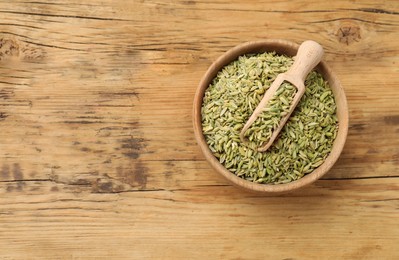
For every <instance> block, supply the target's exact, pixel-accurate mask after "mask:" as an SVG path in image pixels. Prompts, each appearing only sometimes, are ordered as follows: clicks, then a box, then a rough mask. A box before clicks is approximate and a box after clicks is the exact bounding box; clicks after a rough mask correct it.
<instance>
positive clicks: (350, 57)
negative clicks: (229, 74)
mask: <svg viewBox="0 0 399 260" xmlns="http://www.w3.org/2000/svg"><path fill="white" fill-rule="evenodd" d="M9 2H12V3H9ZM323 2H325V3H323ZM377 2H378V3H377ZM0 18H1V19H0V138H1V144H0V156H1V157H0V193H1V196H0V258H1V259H143V258H151V259H399V250H398V244H399V102H398V101H399V100H398V98H399V87H398V86H399V77H398V72H399V69H398V66H399V45H398V42H399V2H398V1H371V0H369V1H362V2H360V1H346V0H345V1H262V2H261V1H259V2H255V1H183V0H181V1H151V0H149V1H122V0H120V1H112V0H96V1H85V2H83V1H80V0H64V1H61V0H56V1H49V0H38V1H25V0H15V1H6V0H2V1H1V3H0ZM266 38H282V39H288V40H292V41H295V42H297V43H300V42H302V41H303V40H305V39H314V40H316V41H318V42H320V43H321V44H322V45H323V46H324V48H325V50H326V54H325V57H324V59H325V60H326V61H327V62H328V63H329V64H330V66H331V67H332V68H333V69H334V70H335V72H336V73H337V74H338V76H339V78H340V80H341V82H342V84H343V86H344V88H345V91H346V94H347V98H348V103H349V107H350V128H349V136H348V140H347V143H346V146H345V148H344V152H343V154H342V156H341V158H340V159H339V161H338V163H337V164H336V165H335V166H334V167H333V169H332V170H331V171H330V172H329V173H328V174H327V175H326V176H325V177H324V178H323V179H322V180H319V181H317V182H316V183H315V184H313V185H311V186H309V187H307V188H305V189H303V190H300V191H298V192H295V193H292V194H286V195H284V196H272V197H265V196H261V195H256V194H251V193H247V192H245V191H242V190H240V189H238V188H236V187H233V186H232V185H231V184H230V183H228V182H227V181H226V180H225V179H223V178H222V177H220V176H219V175H218V174H217V173H216V172H215V171H214V170H212V169H211V168H210V166H209V164H208V163H207V162H206V161H205V160H204V157H203V155H202V154H201V153H200V151H199V148H198V146H197V144H196V143H195V141H194V135H193V128H192V118H191V113H192V101H193V96H194V92H195V89H196V87H197V85H198V83H199V80H200V78H201V77H202V75H203V74H204V73H205V71H206V69H207V68H208V66H209V65H210V64H211V63H212V61H214V60H215V59H216V58H217V57H218V56H219V55H221V54H222V53H224V52H225V51H226V50H228V49H229V48H231V47H233V46H235V45H237V44H239V43H242V42H245V41H251V40H261V39H266Z"/></svg>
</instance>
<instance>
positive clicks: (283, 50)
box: [193, 40, 349, 193]
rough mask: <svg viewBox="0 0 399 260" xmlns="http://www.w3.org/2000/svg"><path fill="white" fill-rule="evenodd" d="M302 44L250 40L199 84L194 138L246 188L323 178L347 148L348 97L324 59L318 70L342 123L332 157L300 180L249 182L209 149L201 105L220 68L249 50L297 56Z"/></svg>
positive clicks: (267, 189) (265, 189)
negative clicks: (329, 89) (268, 182)
mask: <svg viewBox="0 0 399 260" xmlns="http://www.w3.org/2000/svg"><path fill="white" fill-rule="evenodd" d="M298 47H299V45H298V44H295V43H293V42H289V41H285V40H264V41H256V42H247V43H243V44H241V45H238V46H236V47H234V48H232V49H230V50H229V51H227V52H226V53H224V54H223V55H222V56H220V57H219V58H218V59H217V60H216V61H215V62H214V63H213V64H212V65H211V66H210V67H209V69H208V70H207V72H206V73H205V75H204V76H203V77H202V79H201V82H200V83H199V86H198V89H197V91H196V94H195V98H194V111H193V121H194V122H193V123H194V133H195V138H196V140H197V142H198V144H199V146H200V148H201V151H202V152H203V154H204V156H205V158H206V160H207V161H208V162H209V163H210V164H211V165H212V167H213V168H214V169H215V170H216V171H217V172H218V173H220V174H221V175H223V176H224V177H225V178H226V179H228V180H229V181H231V182H232V183H233V184H235V185H237V186H239V187H242V188H244V189H247V190H250V191H256V192H262V193H281V192H289V191H293V190H296V189H298V188H301V187H303V186H305V185H308V184H310V183H312V182H314V181H316V180H317V179H319V178H320V177H322V176H323V175H324V174H325V173H326V172H327V171H328V170H330V168H331V167H332V166H333V164H334V163H335V162H336V161H337V159H338V157H339V155H340V154H341V151H342V149H343V147H344V144H345V140H346V136H347V134H348V117H349V116H348V106H347V102H346V97H345V93H344V90H343V89H342V86H341V84H340V82H339V80H338V78H337V77H336V75H335V74H334V72H333V71H332V70H331V69H330V68H329V67H328V66H327V64H326V63H325V62H324V61H322V62H320V63H319V65H317V67H316V70H317V71H318V72H319V73H321V74H322V75H323V77H324V79H326V80H327V81H328V82H329V84H330V87H331V89H332V91H333V93H334V97H335V101H336V104H337V117H338V123H339V129H338V134H337V137H336V139H335V141H334V144H333V148H332V151H331V153H330V154H329V156H328V157H327V158H326V160H325V162H324V163H323V164H322V165H320V166H319V167H318V168H317V169H315V170H314V171H313V172H311V173H309V174H307V175H305V176H304V177H302V178H301V179H299V180H296V181H293V182H290V183H286V184H260V183H254V182H251V181H247V180H245V179H242V178H240V177H238V176H236V175H235V174H234V173H232V172H230V171H228V170H227V169H226V168H225V167H224V166H223V165H222V164H221V163H220V162H219V161H218V160H217V159H216V157H215V156H214V155H213V154H212V152H211V150H210V149H209V147H208V145H207V143H206V141H205V138H204V135H203V132H202V126H201V106H202V99H203V96H204V93H205V90H206V89H207V88H208V86H209V84H210V83H211V82H212V80H213V79H214V77H215V76H216V74H217V72H218V71H220V70H221V69H222V68H223V67H224V66H226V65H228V64H229V63H230V62H232V61H234V60H236V59H237V58H238V56H241V55H243V54H248V53H263V52H270V51H275V52H276V53H278V54H285V55H288V56H294V55H295V54H296V52H297V50H298Z"/></svg>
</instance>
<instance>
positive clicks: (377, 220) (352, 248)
mask: <svg viewBox="0 0 399 260" xmlns="http://www.w3.org/2000/svg"><path fill="white" fill-rule="evenodd" d="M21 183H22V184H20V183H18V182H12V183H3V182H2V183H1V185H2V186H1V188H0V190H1V191H2V192H1V193H2V196H1V198H0V211H1V215H0V216H1V219H2V222H1V223H2V225H1V226H0V231H1V232H0V248H3V250H2V256H3V257H4V258H6V259H7V257H8V258H10V259H15V258H24V257H26V256H27V255H29V256H30V258H42V259H54V258H78V259H79V258H91V257H93V258H94V257H100V258H107V257H113V258H118V259H130V258H169V259H170V258H187V257H190V258H197V259H202V258H205V257H210V258H228V259H231V258H234V259H235V258H244V259H259V258H273V259H303V258H306V259H312V258H318V257H323V258H326V259H336V258H339V259H358V258H362V259H375V258H379V257H381V256H384V258H385V259H395V258H397V257H398V256H399V254H398V251H397V250H396V248H397V238H398V236H399V230H398V229H397V228H396V226H397V224H398V219H397V212H398V206H399V204H398V202H399V201H398V197H397V190H398V188H399V183H398V182H397V178H382V179H365V180H350V181H346V180H322V181H319V182H317V183H316V185H313V186H312V187H310V188H308V189H306V190H303V191H302V192H298V193H294V194H289V195H285V196H283V197H281V196H280V197H264V196H259V195H254V194H251V193H245V192H238V191H237V188H235V187H231V186H223V185H219V186H213V187H212V186H201V185H198V186H197V187H195V188H193V189H190V190H183V189H181V190H178V189H177V190H171V189H170V190H158V191H147V192H125V193H113V194H109V193H107V194H101V193H92V192H91V190H90V189H87V187H85V186H84V185H68V184H64V183H57V182H54V181H27V182H21ZM9 184H12V185H15V189H14V190H12V191H8V192H7V193H4V192H3V191H4V190H5V189H6V190H7V189H8V187H9V186H8V185H9ZM18 185H21V186H20V188H18V187H19V186H18ZM22 191H23V193H22ZM16 220H17V221H16ZM11 241H15V242H13V243H10V242H11ZM337 248H339V249H340V250H337Z"/></svg>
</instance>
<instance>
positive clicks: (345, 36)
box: [336, 24, 361, 45]
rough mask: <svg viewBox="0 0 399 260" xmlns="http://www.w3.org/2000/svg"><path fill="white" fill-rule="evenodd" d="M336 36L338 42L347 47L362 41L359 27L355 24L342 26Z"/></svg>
mask: <svg viewBox="0 0 399 260" xmlns="http://www.w3.org/2000/svg"><path fill="white" fill-rule="evenodd" d="M336 35H337V38H338V41H339V42H340V43H345V44H346V45H349V44H352V43H353V42H358V41H359V40H360V39H361V36H360V28H359V26H357V25H353V24H345V25H342V26H341V27H340V28H339V29H338V31H337V34H336Z"/></svg>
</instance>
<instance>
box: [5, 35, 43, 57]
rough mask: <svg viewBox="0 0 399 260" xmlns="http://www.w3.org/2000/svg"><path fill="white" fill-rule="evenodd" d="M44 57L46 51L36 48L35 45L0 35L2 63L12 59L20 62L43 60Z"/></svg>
mask: <svg viewBox="0 0 399 260" xmlns="http://www.w3.org/2000/svg"><path fill="white" fill-rule="evenodd" d="M44 56H45V52H44V50H42V49H41V48H37V47H35V46H34V45H33V44H29V43H25V42H23V41H19V40H17V39H10V38H7V37H2V35H0V61H3V60H8V59H12V58H17V59H19V60H41V59H43V58H44Z"/></svg>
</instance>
